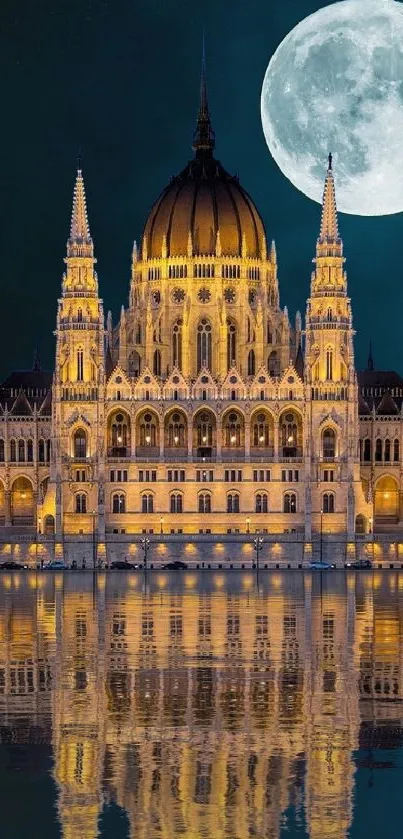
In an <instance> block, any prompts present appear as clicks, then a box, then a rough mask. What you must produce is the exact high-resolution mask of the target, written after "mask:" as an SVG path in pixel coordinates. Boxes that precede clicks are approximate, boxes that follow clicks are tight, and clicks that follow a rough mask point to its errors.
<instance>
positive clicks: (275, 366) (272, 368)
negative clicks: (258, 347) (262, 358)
mask: <svg viewBox="0 0 403 839" xmlns="http://www.w3.org/2000/svg"><path fill="white" fill-rule="evenodd" d="M267 369H268V371H269V373H270V375H271V376H279V375H280V362H279V358H278V355H277V352H276V350H273V352H271V353H270V355H269V358H268V361H267Z"/></svg>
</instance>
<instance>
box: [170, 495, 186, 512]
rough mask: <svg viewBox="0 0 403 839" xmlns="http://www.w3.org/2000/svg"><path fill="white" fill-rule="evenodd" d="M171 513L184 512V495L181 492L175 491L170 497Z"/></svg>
mask: <svg viewBox="0 0 403 839" xmlns="http://www.w3.org/2000/svg"><path fill="white" fill-rule="evenodd" d="M170 510H171V513H183V496H182V495H181V493H180V492H173V493H172V495H171V497H170Z"/></svg>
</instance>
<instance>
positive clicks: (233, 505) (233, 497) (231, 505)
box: [227, 492, 239, 513]
mask: <svg viewBox="0 0 403 839" xmlns="http://www.w3.org/2000/svg"><path fill="white" fill-rule="evenodd" d="M227 513H239V495H238V493H237V492H230V493H229V495H227Z"/></svg>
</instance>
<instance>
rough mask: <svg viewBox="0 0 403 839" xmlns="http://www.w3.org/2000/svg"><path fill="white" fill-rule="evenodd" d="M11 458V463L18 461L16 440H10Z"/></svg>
mask: <svg viewBox="0 0 403 839" xmlns="http://www.w3.org/2000/svg"><path fill="white" fill-rule="evenodd" d="M10 460H11V463H16V462H17V446H16V444H15V440H10Z"/></svg>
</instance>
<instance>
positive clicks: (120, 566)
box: [110, 559, 139, 571]
mask: <svg viewBox="0 0 403 839" xmlns="http://www.w3.org/2000/svg"><path fill="white" fill-rule="evenodd" d="M110 568H111V571H132V570H133V569H134V568H139V566H138V565H137V564H135V563H133V562H127V561H126V560H125V559H116V560H115V561H114V562H111V565H110Z"/></svg>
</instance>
